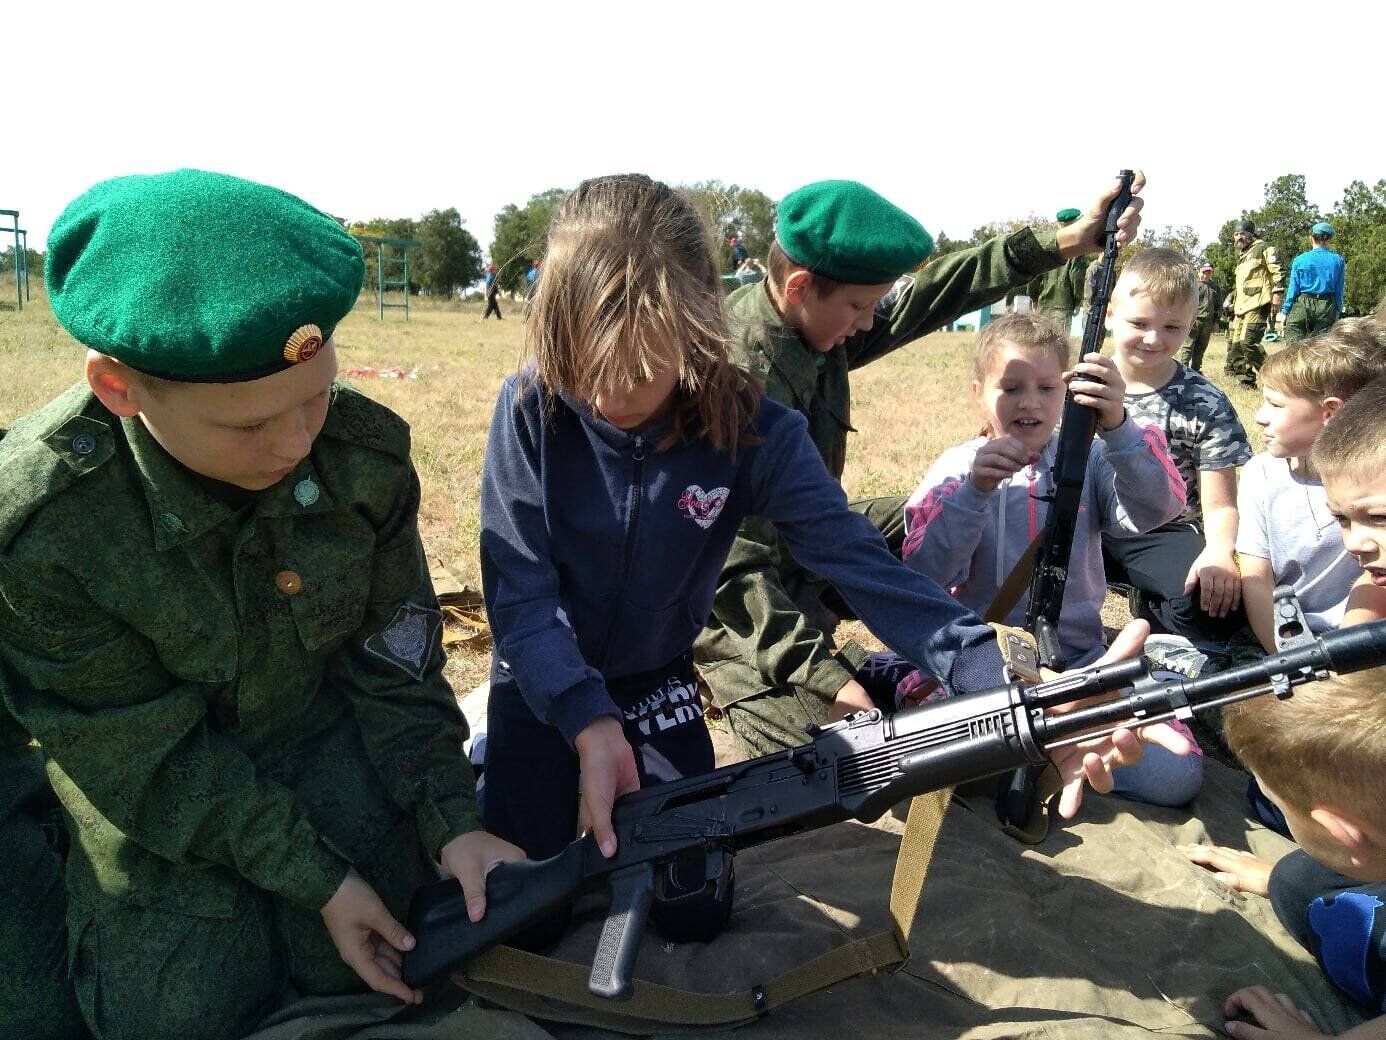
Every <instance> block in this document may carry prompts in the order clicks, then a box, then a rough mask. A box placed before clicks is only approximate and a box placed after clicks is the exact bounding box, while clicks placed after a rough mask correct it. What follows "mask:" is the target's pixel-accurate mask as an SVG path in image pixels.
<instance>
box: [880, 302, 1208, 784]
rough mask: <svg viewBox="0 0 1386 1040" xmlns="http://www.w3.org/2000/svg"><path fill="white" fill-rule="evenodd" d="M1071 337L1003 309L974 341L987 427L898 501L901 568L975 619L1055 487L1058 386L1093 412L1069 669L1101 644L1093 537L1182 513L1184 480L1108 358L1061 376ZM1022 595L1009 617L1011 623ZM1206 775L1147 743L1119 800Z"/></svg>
mask: <svg viewBox="0 0 1386 1040" xmlns="http://www.w3.org/2000/svg"><path fill="white" fill-rule="evenodd" d="M1068 368H1069V342H1068V337H1067V335H1065V333H1064V332H1063V330H1062V329H1060V328H1059V327H1058V326H1057V325H1056V324H1054V322H1053V321H1052V320H1051V319H1049V318H1046V317H1043V316H1041V315H1039V314H1036V313H1034V312H1027V313H1021V314H1008V315H1006V316H1005V317H1003V318H1001V319H999V320H998V321H995V322H992V323H991V324H990V325H988V326H986V328H984V329H983V330H982V332H981V333H980V335H978V337H977V350H976V353H975V354H974V356H973V362H972V399H973V401H974V402H975V404H976V406H977V408H978V410H979V411H980V412H981V414H982V418H983V421H984V424H985V427H984V431H983V433H982V434H981V435H980V436H978V437H974V438H972V439H971V440H969V441H967V442H965V443H963V444H960V445H958V446H957V447H956V448H951V449H949V450H948V451H946V452H944V453H943V455H942V456H941V457H940V458H939V459H938V461H937V462H935V463H934V465H933V466H932V468H931V469H930V470H929V472H928V474H927V475H926V476H925V478H924V481H923V483H921V484H920V485H919V487H918V488H917V489H916V490H915V492H914V494H913V495H912V496H910V499H909V501H908V502H907V503H906V504H905V530H906V534H905V545H904V557H905V561H906V563H908V564H909V565H910V567H911V568H913V569H914V570H917V571H919V572H920V573H922V574H927V575H928V576H929V577H931V578H933V579H934V580H935V581H937V582H938V583H939V584H941V585H943V586H945V587H947V588H951V589H952V590H953V594H954V595H955V596H956V597H957V598H958V599H959V601H961V602H962V603H963V605H964V606H968V607H971V608H972V609H973V610H975V611H978V612H979V613H981V612H985V611H986V610H987V609H988V607H989V606H990V605H991V604H992V603H993V601H995V599H996V597H997V594H998V592H999V591H1000V589H1001V587H1002V585H1003V584H1004V583H1005V581H1006V578H1007V576H1008V575H1009V574H1010V572H1011V570H1012V568H1014V567H1015V566H1016V563H1017V562H1018V561H1019V560H1020V558H1021V557H1022V556H1023V555H1024V554H1025V550H1026V547H1027V546H1028V545H1029V544H1030V543H1031V542H1033V541H1034V540H1035V537H1036V536H1037V535H1038V534H1040V533H1041V532H1042V531H1043V529H1044V525H1045V521H1046V513H1047V510H1048V506H1046V505H1044V504H1043V503H1044V502H1045V500H1046V499H1047V498H1049V497H1050V496H1051V495H1052V494H1053V491H1054V486H1053V468H1054V462H1055V456H1056V454H1057V451H1058V443H1059V437H1058V433H1057V432H1056V429H1055V428H1056V426H1057V425H1058V422H1059V418H1060V416H1061V415H1062V413H1063V406H1064V384H1065V383H1068V384H1069V388H1070V389H1071V390H1072V392H1073V396H1074V400H1075V401H1076V402H1077V403H1078V404H1080V405H1085V406H1087V407H1089V408H1092V409H1094V410H1095V411H1096V412H1097V413H1098V414H1097V430H1096V436H1095V438H1094V439H1093V443H1092V447H1091V449H1090V451H1089V455H1088V465H1087V473H1086V476H1085V479H1084V482H1083V501H1082V509H1081V513H1080V518H1079V521H1078V524H1077V527H1076V528H1075V531H1074V538H1073V547H1072V554H1071V556H1070V562H1069V568H1068V580H1067V584H1066V586H1065V589H1064V605H1063V614H1062V616H1061V617H1060V619H1059V623H1058V636H1059V643H1060V647H1061V649H1062V651H1063V654H1064V657H1065V658H1066V661H1067V664H1068V666H1069V667H1082V666H1083V665H1086V664H1090V663H1091V662H1092V661H1094V660H1096V659H1097V658H1098V657H1099V656H1101V654H1102V651H1103V650H1104V649H1105V647H1106V640H1105V637H1104V634H1103V629H1102V601H1103V599H1104V597H1105V595H1106V577H1105V575H1104V573H1103V570H1102V535H1103V533H1104V532H1105V533H1107V534H1109V535H1111V536H1113V537H1122V536H1129V535H1134V534H1139V533H1141V532H1143V531H1148V530H1150V529H1151V528H1154V527H1158V526H1159V525H1160V524H1162V523H1164V522H1165V521H1167V520H1169V519H1170V518H1171V517H1173V516H1175V515H1176V514H1177V513H1178V512H1179V511H1180V510H1181V509H1183V507H1184V482H1183V480H1182V479H1181V478H1180V476H1179V473H1178V471H1177V470H1176V469H1175V468H1174V464H1173V463H1172V462H1171V461H1170V459H1169V455H1168V453H1167V452H1166V449H1165V442H1164V436H1163V435H1162V434H1161V433H1160V431H1159V430H1157V429H1154V428H1152V427H1146V426H1141V425H1139V424H1137V423H1136V422H1134V421H1133V420H1132V419H1131V418H1130V416H1128V415H1127V413H1126V409H1125V406H1124V404H1123V401H1122V398H1123V394H1124V392H1125V389H1126V388H1125V384H1124V383H1123V382H1122V378H1121V373H1120V372H1118V371H1117V368H1116V365H1115V364H1113V362H1112V360H1111V358H1108V357H1104V356H1102V355H1101V354H1097V353H1092V354H1088V355H1086V356H1085V357H1083V358H1080V359H1079V360H1078V363H1077V364H1076V365H1074V366H1073V368H1072V369H1071V370H1069V371H1065V370H1066V369H1068ZM1028 600H1029V597H1028V595H1025V596H1022V597H1020V599H1019V601H1018V602H1017V603H1016V604H1015V605H1014V606H1013V607H1012V608H1011V610H1010V611H1009V612H1008V613H1007V615H1006V618H1005V621H1006V623H1008V624H1012V625H1020V624H1022V623H1023V621H1024V617H1025V612H1026V608H1027V606H1028ZM1202 780H1203V763H1202V760H1201V758H1200V757H1199V756H1198V755H1196V754H1195V755H1174V754H1172V753H1169V752H1166V751H1164V750H1163V749H1156V748H1152V749H1150V750H1149V751H1148V752H1147V753H1146V755H1145V757H1144V758H1143V759H1142V761H1141V763H1140V764H1138V765H1136V766H1132V767H1129V768H1127V769H1123V770H1120V771H1118V773H1117V775H1116V787H1115V790H1116V791H1117V792H1118V793H1120V794H1125V795H1127V796H1129V797H1132V798H1136V799H1139V800H1141V801H1148V802H1154V803H1156V804H1161V805H1183V804H1184V803H1185V802H1187V801H1189V799H1191V798H1192V797H1193V796H1194V795H1195V794H1196V793H1197V792H1198V789H1199V787H1200V786H1201V784H1202Z"/></svg>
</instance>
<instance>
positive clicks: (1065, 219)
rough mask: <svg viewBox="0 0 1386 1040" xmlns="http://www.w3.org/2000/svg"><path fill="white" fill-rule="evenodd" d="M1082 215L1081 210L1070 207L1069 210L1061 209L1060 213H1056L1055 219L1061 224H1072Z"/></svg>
mask: <svg viewBox="0 0 1386 1040" xmlns="http://www.w3.org/2000/svg"><path fill="white" fill-rule="evenodd" d="M1082 215H1083V211H1082V210H1081V209H1074V208H1073V207H1072V206H1069V207H1068V209H1061V210H1059V212H1057V213H1055V214H1054V219H1055V220H1057V221H1058V222H1059V223H1060V224H1072V223H1073V222H1074V221H1075V220H1077V219H1078V218H1079V217H1081V216H1082Z"/></svg>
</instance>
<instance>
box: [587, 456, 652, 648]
mask: <svg viewBox="0 0 1386 1040" xmlns="http://www.w3.org/2000/svg"><path fill="white" fill-rule="evenodd" d="M631 458H632V460H633V461H634V463H635V467H634V472H633V473H632V474H631V486H630V521H629V523H628V524H627V525H626V548H625V552H624V553H623V554H622V557H621V581H620V584H619V585H618V586H617V596H618V599H617V604H616V606H615V609H614V611H613V612H612V615H611V626H610V627H609V628H608V629H607V630H606V638H605V639H604V640H602V652H601V657H600V664H598V663H597V662H593V664H595V665H596V667H597V668H601V667H602V665H604V664H605V663H606V652H607V650H609V649H610V648H611V639H612V637H613V636H614V635H615V634H616V627H617V624H618V623H619V621H620V619H621V618H620V614H621V608H620V606H619V597H620V596H621V595H623V594H624V593H625V591H626V582H627V581H628V580H629V578H630V565H631V560H632V558H633V557H634V555H635V532H636V528H637V527H639V525H640V500H641V498H643V497H644V494H643V492H644V475H645V438H644V437H642V436H641V435H640V434H638V433H637V434H636V435H635V450H634V451H633V452H632V453H631Z"/></svg>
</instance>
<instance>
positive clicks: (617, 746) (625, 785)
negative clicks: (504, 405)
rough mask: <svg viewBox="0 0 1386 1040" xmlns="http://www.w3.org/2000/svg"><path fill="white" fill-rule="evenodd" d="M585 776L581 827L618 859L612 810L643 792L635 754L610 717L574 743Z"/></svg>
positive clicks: (595, 721) (604, 851)
mask: <svg viewBox="0 0 1386 1040" xmlns="http://www.w3.org/2000/svg"><path fill="white" fill-rule="evenodd" d="M573 746H574V747H576V748H577V753H578V762H579V768H580V769H581V773H582V779H581V783H582V807H581V810H580V812H579V818H578V824H579V826H580V827H582V829H583V830H590V831H591V832H592V836H593V837H594V838H595V839H596V841H597V847H598V848H600V849H601V850H602V855H603V856H605V857H606V858H607V859H610V858H611V857H612V856H614V855H616V832H615V831H614V830H612V828H611V806H612V803H613V802H615V801H616V799H617V797H619V796H620V795H623V794H625V793H626V792H628V791H638V790H640V774H639V773H637V772H636V771H635V752H634V751H632V750H631V747H630V742H629V741H627V740H626V735H625V733H624V732H622V730H621V724H620V722H618V721H617V720H616V719H614V718H612V717H611V716H610V715H603V716H602V717H601V718H598V719H593V720H592V721H591V722H589V723H588V724H587V727H586V728H585V729H584V730H583V731H582V732H581V733H579V734H578V735H577V740H575V741H574V742H573Z"/></svg>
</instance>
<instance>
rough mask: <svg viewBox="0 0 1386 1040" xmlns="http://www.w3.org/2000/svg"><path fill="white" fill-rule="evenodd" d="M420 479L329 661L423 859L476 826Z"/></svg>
mask: <svg viewBox="0 0 1386 1040" xmlns="http://www.w3.org/2000/svg"><path fill="white" fill-rule="evenodd" d="M418 509H419V480H418V476H417V474H416V473H415V472H414V469H413V467H412V466H411V467H409V470H408V481H407V485H406V487H405V488H404V490H403V491H402V493H401V494H400V495H399V498H398V499H397V501H396V504H395V507H394V509H393V511H392V513H391V515H390V516H389V517H388V519H387V520H386V522H385V524H384V526H383V527H382V528H381V529H380V532H379V535H378V539H377V542H376V550H375V554H374V556H373V557H372V559H371V563H370V567H371V585H370V594H369V598H368V600H367V603H366V615H365V619H364V620H363V621H362V623H361V626H360V627H359V628H358V629H357V631H356V633H355V635H353V636H352V637H351V639H350V640H348V641H347V643H346V644H345V645H344V646H343V647H342V649H341V650H340V651H339V652H338V654H337V656H336V657H335V658H334V659H333V660H332V662H331V663H330V666H329V668H330V674H331V676H332V678H333V679H334V680H335V681H336V682H337V683H338V684H339V686H340V688H341V689H342V690H343V691H344V692H345V693H346V695H347V696H348V697H349V698H350V699H351V703H352V707H353V709H354V711H355V714H356V719H357V722H358V724H359V725H360V728H361V737H362V740H363V741H364V742H365V745H366V753H367V754H368V755H369V756H370V759H371V764H372V765H373V766H375V770H376V772H377V773H378V774H379V776H380V778H381V780H382V781H383V782H384V784H385V787H386V789H387V790H388V791H389V792H390V797H391V798H392V799H393V800H394V802H395V804H397V805H398V806H400V808H402V809H404V810H405V811H406V812H408V813H410V814H411V815H412V816H413V817H414V819H415V821H416V826H417V828H418V834H419V839H420V841H421V842H422V843H423V847H424V849H425V850H426V851H427V852H428V854H429V855H430V856H433V857H434V858H437V855H438V851H439V850H440V849H441V848H442V846H443V845H445V844H446V843H447V842H448V841H450V840H451V839H453V838H455V837H457V836H458V835H459V834H463V833H465V832H467V831H471V830H475V829H477V827H479V826H480V822H479V819H478V815H477V810H476V800H475V797H474V787H475V778H474V776H473V774H472V767H471V764H470V763H469V762H468V761H467V756H466V754H465V753H464V751H463V748H462V744H463V741H465V740H466V739H467V722H466V719H465V718H463V716H462V712H461V710H460V709H459V708H458V706H457V700H456V698H455V697H454V696H453V693H452V689H451V688H450V687H449V685H448V683H447V681H446V680H445V679H444V678H443V665H444V663H445V654H444V653H443V644H442V635H443V617H442V614H441V612H440V611H439V610H438V599H437V597H436V596H435V595H434V592H433V583H432V581H431V580H430V578H429V575H428V565H427V561H426V558H425V556H424V549H423V543H422V542H421V541H420V539H419V531H418Z"/></svg>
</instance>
